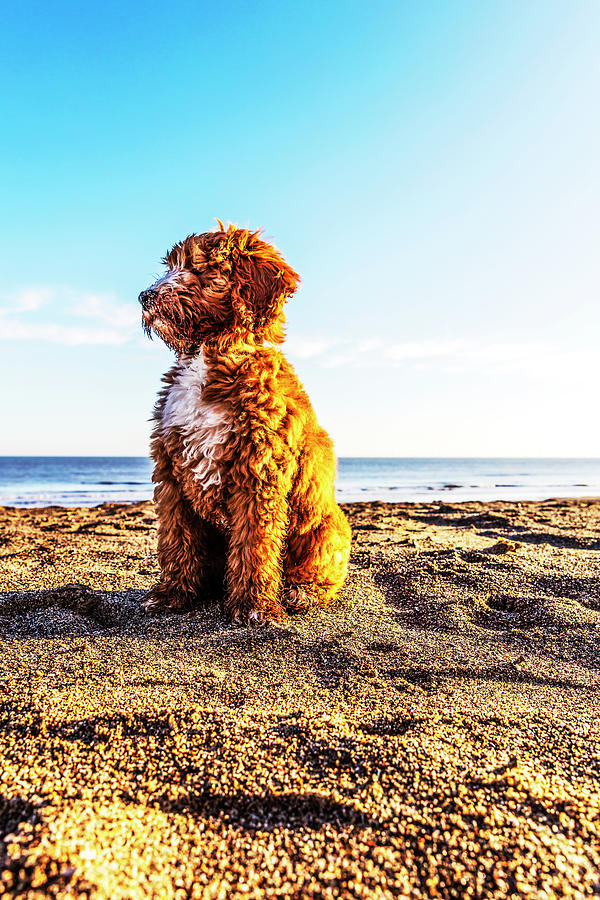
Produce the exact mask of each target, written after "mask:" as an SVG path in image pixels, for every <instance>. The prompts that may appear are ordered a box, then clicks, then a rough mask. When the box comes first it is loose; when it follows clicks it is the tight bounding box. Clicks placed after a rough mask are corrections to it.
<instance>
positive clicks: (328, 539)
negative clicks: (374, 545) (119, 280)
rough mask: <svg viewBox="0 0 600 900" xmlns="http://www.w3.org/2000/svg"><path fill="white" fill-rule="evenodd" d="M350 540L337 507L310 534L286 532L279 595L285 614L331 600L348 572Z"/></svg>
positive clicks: (345, 521)
mask: <svg viewBox="0 0 600 900" xmlns="http://www.w3.org/2000/svg"><path fill="white" fill-rule="evenodd" d="M350 540H351V532H350V526H349V524H348V521H347V519H346V517H345V515H344V513H343V512H342V510H341V509H340V508H339V506H337V504H335V505H332V507H331V509H330V510H329V511H328V513H327V514H326V515H325V516H324V518H323V519H322V520H321V521H320V522H319V523H318V524H317V525H315V526H314V527H312V528H310V530H308V531H304V532H298V531H293V530H291V531H290V534H289V536H288V542H287V556H286V560H285V564H284V567H285V589H284V593H283V605H284V607H285V608H286V609H287V610H288V611H289V612H294V611H296V610H297V611H301V610H303V609H307V608H308V607H311V606H325V605H326V604H327V603H329V602H330V601H331V600H333V598H334V597H335V596H336V594H337V593H338V592H339V590H340V588H341V587H342V585H343V583H344V580H345V578H346V574H347V572H348V560H349V558H350Z"/></svg>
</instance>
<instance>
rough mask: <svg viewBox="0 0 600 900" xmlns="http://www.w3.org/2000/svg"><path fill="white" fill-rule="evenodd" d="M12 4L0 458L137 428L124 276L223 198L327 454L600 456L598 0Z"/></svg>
mask: <svg viewBox="0 0 600 900" xmlns="http://www.w3.org/2000/svg"><path fill="white" fill-rule="evenodd" d="M5 9H6V12H5V15H4V21H3V29H2V31H1V33H0V59H1V60H2V63H1V64H0V65H1V66H2V68H3V69H4V71H3V72H2V75H3V80H2V83H3V85H4V86H5V91H4V92H3V94H4V96H3V100H2V105H3V107H4V109H3V112H2V116H1V117H0V132H1V134H0V138H1V140H0V156H1V166H0V190H1V197H2V208H3V215H2V217H1V219H0V247H1V251H0V253H1V255H2V272H3V279H2V285H1V287H0V350H1V352H0V377H1V378H2V380H3V384H4V385H5V386H8V390H6V389H5V391H4V393H3V416H2V419H3V422H4V425H5V427H4V428H3V429H2V433H1V434H0V453H5V454H20V453H23V454H40V455H45V454H91V455H95V454H98V455H103V454H119V455H142V454H144V453H145V452H146V449H147V436H148V423H147V419H148V416H149V413H150V410H151V408H152V404H153V398H154V395H155V392H156V390H157V387H158V382H159V378H160V374H161V373H162V371H163V370H165V369H166V368H167V367H168V365H169V364H170V359H171V356H170V353H169V352H168V351H167V350H166V349H165V348H163V347H162V346H160V344H159V343H158V342H157V341H154V342H152V343H150V342H148V341H147V340H146V339H145V338H144V336H143V334H142V333H141V328H140V326H139V313H138V307H137V300H136V298H137V295H138V293H139V291H140V290H141V289H142V288H144V287H146V286H147V285H148V284H149V283H151V282H152V281H153V280H154V278H155V276H156V275H157V274H158V273H159V272H160V271H161V266H160V258H161V257H162V255H163V254H164V252H165V251H166V250H167V249H168V248H169V247H170V246H171V245H172V244H173V243H175V242H176V241H177V240H179V239H181V238H182V237H184V236H185V235H187V234H188V233H190V232H194V231H196V232H201V231H206V230H208V229H210V228H212V227H213V225H214V219H215V217H217V216H218V217H219V218H221V219H224V220H226V221H234V222H237V223H239V224H242V225H251V226H252V227H263V228H264V229H265V231H266V234H267V235H269V236H271V237H272V238H273V239H274V241H275V243H276V244H277V246H278V247H279V248H280V249H281V250H282V251H283V252H284V254H285V255H286V256H287V258H288V259H289V261H290V262H291V264H292V265H293V266H294V267H295V268H296V269H297V270H298V271H299V272H300V274H301V275H302V278H303V284H302V288H301V290H300V291H299V292H298V294H297V295H296V296H295V297H294V298H292V300H291V301H290V303H289V304H288V310H287V311H288V323H289V327H288V335H289V337H288V341H287V345H286V346H287V348H288V349H287V352H288V354H289V356H290V358H291V359H292V360H293V362H294V363H295V365H296V367H297V369H298V371H299V373H300V375H301V378H302V380H303V382H304V383H305V385H306V387H307V389H308V390H309V392H310V394H311V397H312V398H313V402H314V405H315V407H316V410H317V413H318V414H319V417H320V419H321V421H322V423H323V425H325V426H326V427H327V428H329V429H330V431H331V433H332V435H333V437H334V439H335V441H336V448H337V451H338V453H339V454H340V455H346V456H347V455H369V456H377V455H382V456H385V455H388V456H447V455H458V456H477V455H491V456H493V455H516V456H518V455H531V456H537V455H541V456H545V455H550V456H552V455H556V456H560V455H567V456H570V455H573V456H598V455H600V424H599V423H598V415H597V412H596V409H597V394H598V365H597V358H598V339H599V336H600V312H599V301H600V297H599V283H600V277H599V276H600V264H599V262H598V259H599V255H598V246H599V238H600V227H599V214H598V210H599V209H600V175H599V168H598V160H599V159H600V105H599V104H598V95H599V90H600V59H599V54H598V43H599V40H600V5H599V4H598V3H597V2H596V0H590V2H578V0H572V2H566V0H564V2H555V0H529V2H527V3H522V2H502V0H498V2H494V3H482V2H479V0H478V2H470V0H465V2H460V0H456V2H450V0H447V2H440V0H437V2H436V0H431V2H426V3H420V2H416V0H414V2H398V0H396V2H393V3H387V2H378V0H375V2H372V3H370V4H365V3H364V2H361V3H357V2H353V0H347V2H339V0H332V2H329V3H327V4H323V3H312V2H302V3H295V2H294V3H285V2H278V3H275V2H274V3H270V2H269V3H242V2H230V3H228V4H222V5H219V4H214V3H210V4H205V3H180V2H173V3H169V4H166V3H152V2H146V3H144V4H141V3H133V2H132V3H127V2H123V3H113V2H105V3H103V4H72V3H61V2H54V3H52V4H46V3H29V2H27V0H24V2H19V3H18V4H17V3H9V4H8V5H7V7H6V8H5ZM7 86H9V87H10V89H9V90H8V91H7V90H6V87H7Z"/></svg>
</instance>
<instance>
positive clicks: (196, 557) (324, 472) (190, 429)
mask: <svg viewBox="0 0 600 900" xmlns="http://www.w3.org/2000/svg"><path fill="white" fill-rule="evenodd" d="M217 221H218V220H217ZM219 227H220V230H216V231H212V232H208V233H207V234H200V235H191V236H190V237H188V238H186V239H185V240H184V241H182V242H181V243H179V244H176V245H175V246H174V247H173V249H172V250H171V251H170V253H168V254H167V256H166V257H165V259H164V263H165V264H166V265H167V267H168V271H167V273H166V274H165V275H164V276H163V277H162V278H160V279H159V280H158V281H157V282H156V283H155V284H153V285H152V287H150V288H148V290H145V291H142V293H141V294H140V297H139V300H140V303H141V304H142V310H143V312H142V317H143V324H144V328H145V330H146V332H147V333H148V334H149V335H150V336H151V332H152V331H154V332H155V333H156V334H157V335H158V336H159V337H160V338H162V340H163V341H164V342H165V343H166V344H167V346H169V347H171V348H172V349H173V350H174V351H175V353H176V354H177V362H176V363H175V364H174V365H173V367H172V368H171V369H170V370H169V371H168V372H167V374H166V375H165V376H164V378H163V381H164V387H163V388H162V390H161V391H160V393H159V396H158V400H157V403H156V407H155V411H154V430H153V434H152V445H151V455H152V458H153V460H154V474H153V481H154V482H156V488H155V492H154V499H155V503H156V509H157V513H158V560H159V563H160V568H161V576H160V581H159V583H158V584H157V585H156V586H155V587H154V588H153V589H152V590H151V591H150V592H149V595H148V597H147V606H148V608H151V609H155V608H169V609H173V610H182V609H187V608H189V607H190V606H192V605H193V604H194V603H196V602H198V600H199V598H200V596H201V593H202V591H203V588H206V587H207V586H210V584H211V583H212V584H213V586H214V585H215V583H216V584H217V585H218V584H220V585H221V586H222V585H223V581H225V586H226V594H225V608H226V610H227V612H228V613H229V615H230V616H231V618H232V619H234V620H235V621H239V622H242V623H249V624H262V623H264V622H267V621H269V620H279V619H282V618H285V616H286V612H289V611H295V610H303V609H307V608H308V607H310V606H322V605H324V604H326V603H327V602H329V601H330V600H331V599H332V598H333V597H334V596H335V595H336V594H337V592H338V591H339V589H340V587H341V586H342V584H343V582H344V579H345V577H346V572H347V568H348V558H349V554H350V526H349V525H348V522H347V520H346V517H345V516H344V514H343V512H342V510H341V509H340V507H339V506H338V504H337V503H336V500H335V497H334V477H335V467H336V462H335V456H334V452H333V444H332V441H331V439H330V437H329V435H328V434H327V432H326V431H324V430H323V429H322V428H320V427H319V425H318V423H317V419H316V417H315V413H314V411H313V408H312V406H311V404H310V400H309V399H308V396H307V395H306V393H305V391H304V390H303V388H302V385H301V384H300V382H299V380H298V377H297V376H296V373H295V372H294V369H293V368H292V366H291V365H290V363H289V362H288V361H287V360H286V358H285V357H284V356H283V354H282V353H281V352H279V351H278V350H276V349H275V348H274V347H273V346H271V345H272V344H278V343H281V342H282V341H283V339H284V327H283V326H284V323H285V317H284V313H283V305H284V303H285V301H286V300H287V299H288V297H290V296H291V295H292V294H293V293H294V291H295V290H296V287H297V284H298V280H299V278H298V275H297V274H296V272H294V270H293V269H292V268H291V267H290V266H289V265H288V264H287V262H286V261H285V260H284V259H283V257H282V256H281V254H280V253H279V252H278V251H277V250H276V249H275V248H274V247H272V246H270V245H269V244H267V243H265V242H264V241H262V240H261V239H260V238H259V234H260V232H250V231H248V230H247V229H245V228H237V227H235V226H233V225H230V226H229V227H228V228H227V229H225V228H224V226H223V224H222V223H221V222H220V221H219Z"/></svg>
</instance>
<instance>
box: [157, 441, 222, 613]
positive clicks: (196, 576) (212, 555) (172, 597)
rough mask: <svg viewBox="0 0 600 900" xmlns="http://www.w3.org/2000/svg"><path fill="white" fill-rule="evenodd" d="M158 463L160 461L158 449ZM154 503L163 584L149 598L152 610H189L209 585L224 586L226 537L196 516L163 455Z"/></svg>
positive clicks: (159, 466) (158, 464) (159, 583)
mask: <svg viewBox="0 0 600 900" xmlns="http://www.w3.org/2000/svg"><path fill="white" fill-rule="evenodd" d="M154 450H155V459H156V448H154ZM153 478H154V480H155V481H157V482H158V483H157V485H156V489H155V492H154V502H155V505H156V512H157V515H158V547H157V556H158V562H159V565H160V581H159V582H158V584H156V585H155V586H154V587H153V588H152V589H151V590H150V591H149V592H148V594H147V595H146V598H145V602H146V607H147V608H148V609H150V610H152V609H172V610H184V609H189V608H190V607H191V606H193V605H194V604H195V603H197V601H198V599H199V591H200V589H201V587H202V586H203V585H205V584H206V582H210V581H218V580H219V578H220V581H221V584H222V579H223V570H224V547H223V539H222V536H221V535H219V534H218V532H217V530H216V529H215V528H213V527H212V526H211V525H210V524H209V523H208V522H205V521H204V520H203V519H201V518H200V517H199V516H197V515H196V513H195V512H194V510H193V509H192V507H191V506H190V504H189V503H188V501H187V500H186V498H185V497H184V496H183V493H182V491H181V486H180V485H179V482H178V481H177V479H176V478H175V476H174V474H173V472H172V469H171V467H170V465H169V461H168V459H167V458H166V456H165V455H164V454H163V455H161V457H160V458H158V459H157V460H156V467H155V471H154V475H153Z"/></svg>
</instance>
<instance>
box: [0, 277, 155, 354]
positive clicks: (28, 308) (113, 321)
mask: <svg viewBox="0 0 600 900" xmlns="http://www.w3.org/2000/svg"><path fill="white" fill-rule="evenodd" d="M139 320H140V316H139V311H138V309H137V306H136V304H133V303H130V304H123V303H120V302H119V301H118V300H117V298H116V297H115V296H114V295H112V294H91V293H86V294H81V295H79V294H77V293H76V292H75V291H73V290H72V289H69V288H66V289H62V290H59V289H58V288H55V287H49V286H32V287H25V288H23V289H22V290H21V291H19V292H17V293H14V294H11V295H8V296H6V297H5V298H3V301H2V302H0V340H5V341H46V342H50V343H54V344H64V345H65V346H71V347H73V346H78V345H82V344H89V345H102V344H104V345H108V346H118V345H120V344H126V343H128V342H129V341H131V340H133V339H135V338H136V337H137V335H138V331H139Z"/></svg>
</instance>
